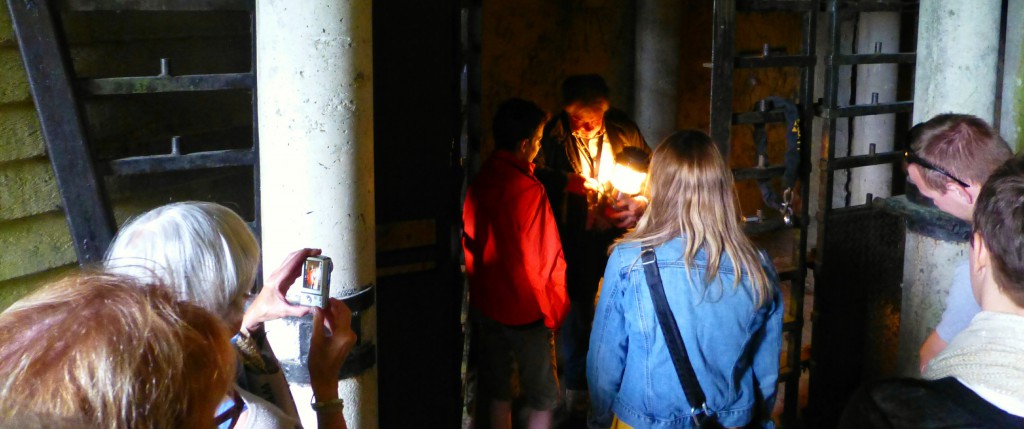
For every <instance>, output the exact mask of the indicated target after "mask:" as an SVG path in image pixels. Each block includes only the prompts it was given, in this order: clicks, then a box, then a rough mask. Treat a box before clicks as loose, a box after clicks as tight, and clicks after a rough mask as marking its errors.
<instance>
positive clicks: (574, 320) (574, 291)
mask: <svg viewBox="0 0 1024 429" xmlns="http://www.w3.org/2000/svg"><path fill="white" fill-rule="evenodd" d="M608 93H609V89H608V85H607V84H606V83H605V81H604V79H603V78H601V76H598V75H576V76H570V77H568V78H566V80H565V82H564V83H563V84H562V98H563V103H564V110H563V112H562V113H561V114H559V115H558V116H556V117H555V118H553V119H552V120H551V121H550V122H548V124H547V125H546V126H545V127H544V138H543V140H542V142H541V151H540V154H539V155H538V156H537V158H536V159H535V160H534V163H535V164H537V170H536V176H537V178H538V179H540V181H541V182H542V183H543V184H544V187H545V190H546V191H547V194H548V198H549V199H550V202H551V208H552V209H553V211H554V214H555V218H556V220H557V222H558V230H559V235H560V236H561V238H562V248H563V250H564V252H565V262H566V283H567V289H568V292H569V300H570V304H571V307H570V310H569V314H568V316H567V318H566V321H565V324H564V325H563V327H562V330H561V331H560V336H561V340H560V341H561V352H562V359H563V362H564V365H563V368H564V374H563V382H564V384H565V387H566V389H567V398H566V399H567V403H568V405H569V408H570V411H573V412H582V413H584V414H585V412H586V409H587V401H586V396H587V377H586V357H587V348H588V346H589V343H588V342H589V340H590V326H591V323H592V321H593V318H594V297H595V295H596V293H597V288H598V284H599V283H600V281H601V276H602V275H603V274H604V266H605V263H606V262H607V259H608V246H609V245H610V244H611V243H612V241H614V240H615V239H616V238H617V237H619V236H621V235H622V233H623V232H625V230H626V229H628V228H632V227H633V226H635V225H636V221H637V219H639V218H640V215H641V214H643V211H644V209H646V208H647V200H646V199H645V198H644V197H642V196H639V195H638V194H640V193H641V191H642V185H636V186H634V185H631V184H626V183H625V182H622V181H619V180H613V177H614V178H616V179H618V178H622V177H624V176H623V175H622V174H621V173H624V172H627V171H628V170H629V169H628V168H627V167H621V166H620V167H619V168H618V170H620V171H619V174H616V170H617V168H616V157H618V156H619V155H620V154H622V153H623V152H624V151H625V150H626V149H627V148H629V151H630V152H633V153H636V152H639V153H640V154H641V155H646V157H645V158H649V156H650V152H651V151H650V148H649V147H648V146H647V142H646V141H644V138H643V136H642V135H641V134H640V130H639V128H637V126H636V124H635V123H634V122H633V121H632V120H631V119H629V117H627V116H626V114H625V113H623V112H622V111H620V110H617V109H613V108H611V107H610V103H609V97H608ZM644 168H645V169H646V166H645V167H644ZM616 176H618V177H616ZM633 181H634V182H636V180H635V175H634V180H633ZM641 182H642V180H641ZM616 184H618V185H619V186H622V187H623V188H632V189H616V187H615V185H616Z"/></svg>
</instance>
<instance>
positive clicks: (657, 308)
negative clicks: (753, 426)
mask: <svg viewBox="0 0 1024 429" xmlns="http://www.w3.org/2000/svg"><path fill="white" fill-rule="evenodd" d="M640 257H641V259H642V260H643V265H644V274H645V275H646V276H647V286H648V287H649V288H650V289H651V299H652V300H653V301H654V313H655V315H656V316H657V318H658V324H660V325H661V331H662V333H663V334H664V335H665V343H666V344H667V345H668V352H669V354H670V355H672V364H673V365H674V366H675V367H676V375H678V376H679V383H680V384H682V385H683V392H684V393H686V399H687V400H689V401H690V407H691V412H692V413H693V422H694V425H695V426H696V427H704V426H705V424H706V423H707V422H708V420H711V416H710V414H709V413H708V409H707V398H705V396H704V390H703V389H701V387H700V383H699V381H698V380H697V374H696V373H695V372H694V371H693V364H691V363H690V357H689V355H687V353H686V346H685V344H684V343H683V336H682V335H680V333H679V327H678V326H676V318H675V316H673V315H672V309H671V308H669V306H668V299H667V298H666V297H665V287H664V286H663V285H662V283H661V272H660V271H659V270H658V257H657V256H656V255H655V254H654V249H653V248H652V247H651V246H643V251H642V252H641V253H640ZM695 404H696V405H695Z"/></svg>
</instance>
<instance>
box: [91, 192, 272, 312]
mask: <svg viewBox="0 0 1024 429" xmlns="http://www.w3.org/2000/svg"><path fill="white" fill-rule="evenodd" d="M259 261H260V246H259V243H257V241H256V237H255V236H253V234H252V232H251V231H250V230H249V226H248V225H247V224H246V223H245V221H243V220H242V218H241V217H239V216H238V214H236V213H235V212H234V211H232V210H231V209H229V208H227V207H224V206H222V205H220V204H215V203H205V202H195V201H188V202H180V203H174V204H168V205H165V206H162V207H157V208H155V209H153V210H150V211H148V212H146V213H145V214H143V215H141V216H139V217H137V218H135V219H132V220H130V221H128V222H127V223H126V224H125V225H124V226H123V227H122V228H121V230H120V231H119V232H118V233H117V236H116V237H115V238H114V242H113V243H111V245H110V249H108V250H107V256H106V262H105V266H106V268H107V269H109V270H111V271H114V272H117V273H121V274H126V275H130V276H133V277H136V278H140V279H151V278H154V277H155V278H157V279H158V280H159V281H160V282H162V283H164V284H166V285H169V286H170V287H171V288H172V289H174V292H175V294H176V295H177V296H178V298H179V299H184V300H188V301H191V302H193V303H195V304H198V305H199V306H201V307H203V308H205V309H207V310H209V311H211V312H213V313H214V314H216V315H218V316H219V317H220V318H221V319H222V320H224V321H225V322H228V323H233V322H238V321H240V320H241V317H242V313H243V311H244V305H245V297H246V294H247V292H248V291H249V290H250V289H252V286H253V284H254V282H255V280H256V272H257V269H258V266H259Z"/></svg>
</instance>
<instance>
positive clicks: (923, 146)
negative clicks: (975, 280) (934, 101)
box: [906, 113, 1013, 371]
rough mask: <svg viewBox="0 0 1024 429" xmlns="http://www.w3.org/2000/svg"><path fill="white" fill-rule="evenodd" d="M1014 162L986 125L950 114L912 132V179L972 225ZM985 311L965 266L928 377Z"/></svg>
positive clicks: (933, 338) (926, 351) (931, 349)
mask: <svg viewBox="0 0 1024 429" xmlns="http://www.w3.org/2000/svg"><path fill="white" fill-rule="evenodd" d="M1012 156H1013V153H1012V152H1011V151H1010V147H1009V145H1007V144H1006V141H1005V140H1003V138H1002V137H1000V136H999V133H997V132H996V131H995V130H994V129H993V128H992V127H991V126H990V125H989V124H988V123H986V122H985V121H984V120H982V119H980V118H978V117H975V116H971V115H963V114H953V113H944V114H941V115H938V116H935V117H934V118H932V119H929V120H928V121H927V122H924V123H922V124H919V125H917V126H915V127H914V129H913V130H911V143H910V148H909V149H908V150H907V152H906V163H907V177H908V179H909V180H910V182H912V183H913V184H914V185H915V186H917V189H918V190H919V191H920V192H921V195H924V196H925V197H927V198H930V199H931V200H932V202H934V203H935V206H936V207H938V208H939V209H940V210H942V211H944V212H946V213H949V214H951V215H953V216H956V217H957V218H960V219H962V220H964V221H966V222H971V216H972V215H973V213H974V203H975V202H976V201H977V199H978V193H979V192H981V187H982V185H984V184H985V181H986V180H987V179H988V177H989V175H990V174H992V172H993V171H994V170H995V169H996V168H997V167H999V165H1001V164H1002V163H1003V162H1005V161H1006V160H1007V159H1010V157H1012ZM979 311H981V309H980V307H979V306H978V302H977V301H976V300H975V299H974V295H973V294H972V293H971V281H970V274H969V269H968V266H967V261H966V260H965V261H963V263H962V264H960V265H958V266H957V268H956V270H955V271H954V274H953V279H952V284H951V286H950V288H949V296H948V297H947V298H946V309H945V310H944V311H943V313H942V320H941V321H940V322H939V324H938V326H936V327H935V330H934V331H933V332H932V333H931V335H929V336H928V338H927V339H926V340H925V342H924V345H922V346H921V350H920V357H921V361H920V363H921V368H922V371H923V369H924V368H925V366H926V365H927V364H928V362H929V361H930V360H931V359H932V358H933V357H935V355H937V354H938V353H939V352H941V351H942V350H943V349H945V348H946V345H947V344H948V343H949V341H950V340H952V339H953V337H954V336H956V334H957V333H959V332H960V331H962V330H963V329H964V328H966V327H967V325H968V324H969V323H970V322H971V319H972V318H973V317H974V315H975V314H978V312H979Z"/></svg>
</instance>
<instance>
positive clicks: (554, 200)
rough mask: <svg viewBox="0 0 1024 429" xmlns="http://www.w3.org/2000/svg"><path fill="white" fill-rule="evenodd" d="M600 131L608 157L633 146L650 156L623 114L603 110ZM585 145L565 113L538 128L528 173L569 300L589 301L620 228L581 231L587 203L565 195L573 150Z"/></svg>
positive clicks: (575, 164) (575, 169) (576, 162)
mask: <svg viewBox="0 0 1024 429" xmlns="http://www.w3.org/2000/svg"><path fill="white" fill-rule="evenodd" d="M604 126H605V132H606V133H607V137H608V143H609V144H610V145H611V148H612V152H613V155H617V154H618V153H619V152H621V151H622V149H623V148H624V147H629V146H632V147H637V148H640V149H643V150H644V151H646V152H647V153H648V154H649V153H650V152H651V150H650V148H649V147H648V146H647V142H646V141H644V138H643V136H642V135H640V129H639V128H637V126H636V123H634V122H633V121H632V120H631V119H629V117H628V116H626V114H625V113H623V112H622V111H620V110H617V109H609V110H608V111H607V112H605V115H604ZM583 144H585V143H584V142H582V140H581V139H579V138H577V137H575V136H573V135H572V130H571V129H570V127H569V115H568V114H567V113H565V112H562V113H561V114H559V115H558V116H555V117H554V118H553V119H552V120H551V121H549V122H548V123H547V125H545V126H544V139H543V140H542V142H541V150H540V153H538V154H537V158H536V159H534V161H533V162H534V163H535V164H536V165H537V169H536V170H535V171H534V174H535V175H536V176H537V179H539V180H540V181H541V183H543V184H544V189H545V190H546V191H547V194H548V199H549V201H550V202H551V209H552V210H553V211H554V214H555V220H556V221H557V222H558V232H559V235H561V237H562V249H563V251H564V252H565V263H566V284H567V286H568V292H569V298H570V299H573V300H575V299H587V297H589V299H591V300H592V299H593V298H594V293H596V291H597V283H598V281H599V279H600V278H601V274H602V273H603V272H604V265H605V261H607V260H608V246H609V245H610V244H611V243H612V241H614V240H615V239H616V238H618V237H619V236H621V235H622V233H623V232H625V231H623V230H621V229H617V228H610V229H608V230H606V231H603V232H597V231H587V230H586V223H587V199H586V197H584V196H581V195H575V194H571V193H568V192H566V191H565V185H566V184H567V183H568V174H570V173H575V174H580V173H581V172H582V171H583V170H582V164H581V160H580V157H579V147H580V146H581V145H583Z"/></svg>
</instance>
